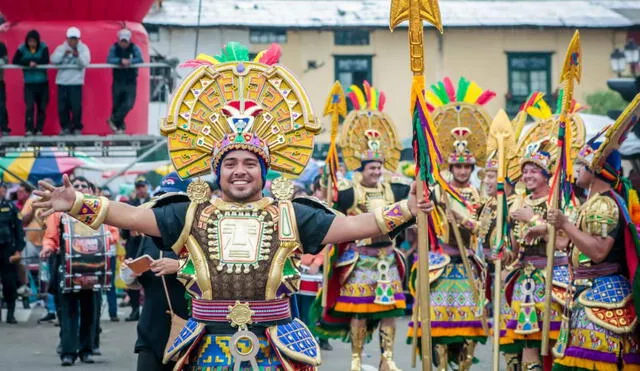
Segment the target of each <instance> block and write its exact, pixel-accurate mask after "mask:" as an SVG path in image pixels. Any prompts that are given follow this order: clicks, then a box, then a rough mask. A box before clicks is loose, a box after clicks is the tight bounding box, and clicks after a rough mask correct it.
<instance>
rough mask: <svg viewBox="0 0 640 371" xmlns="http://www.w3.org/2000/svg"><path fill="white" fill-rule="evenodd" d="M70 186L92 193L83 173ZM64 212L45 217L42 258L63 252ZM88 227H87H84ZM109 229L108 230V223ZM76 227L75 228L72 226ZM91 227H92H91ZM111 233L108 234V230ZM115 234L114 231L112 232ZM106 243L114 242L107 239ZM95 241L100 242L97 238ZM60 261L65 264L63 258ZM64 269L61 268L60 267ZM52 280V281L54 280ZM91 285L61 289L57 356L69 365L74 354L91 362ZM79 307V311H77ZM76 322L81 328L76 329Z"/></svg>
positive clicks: (98, 233) (61, 277)
mask: <svg viewBox="0 0 640 371" xmlns="http://www.w3.org/2000/svg"><path fill="white" fill-rule="evenodd" d="M72 184H73V188H74V189H75V190H77V191H79V192H83V193H87V194H92V189H93V188H92V187H91V183H90V182H89V181H88V180H87V179H86V178H84V177H77V178H75V179H74V180H73V183H72ZM64 219H65V218H64V217H63V213H59V212H58V213H55V214H52V215H50V216H49V217H48V218H47V220H46V225H47V229H46V231H45V233H44V238H43V240H42V251H41V252H40V257H41V258H48V257H49V256H50V255H51V254H54V253H55V254H63V252H64V250H65V244H66V243H67V240H68V235H67V234H65V233H64V230H63V229H64V225H63V224H64ZM87 229H88V228H87ZM87 229H83V230H82V232H83V239H86V238H87V237H89V238H90V237H91V236H84V235H85V234H86V232H87ZM108 230H109V231H110V229H109V227H108ZM74 231H75V229H74ZM91 231H92V230H91ZM104 233H105V231H103V230H102V228H101V229H99V230H98V231H95V238H96V240H98V239H100V238H101V237H103V236H104ZM110 235H111V234H110ZM114 235H117V234H114ZM108 243H109V245H110V244H111V243H115V242H112V241H108ZM96 245H98V246H99V243H98V242H97V241H96ZM62 261H63V264H64V260H62ZM63 271H64V270H63ZM64 281H65V279H64V275H59V276H58V283H61V285H60V286H58V287H63V286H64ZM54 284H55V283H54ZM95 297H96V296H95V295H94V290H93V288H83V289H81V290H78V291H75V290H71V292H60V295H59V299H60V328H61V331H60V343H61V348H62V349H61V353H60V360H61V364H62V366H71V365H73V364H74V363H75V361H76V358H78V357H79V358H80V361H81V362H83V363H94V360H93V348H94V339H95V335H96V334H95V329H96V326H95V325H96V324H95V321H96V320H97V318H96V316H95V313H96V300H95ZM78 307H79V312H78ZM78 324H80V329H79V330H78Z"/></svg>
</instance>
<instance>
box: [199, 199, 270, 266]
mask: <svg viewBox="0 0 640 371" xmlns="http://www.w3.org/2000/svg"><path fill="white" fill-rule="evenodd" d="M265 216H266V212H265V211H262V210H256V211H233V210H231V211H221V210H216V212H215V213H214V215H212V216H211V217H210V218H209V219H208V220H207V233H208V235H207V237H208V242H207V245H208V251H209V259H210V260H211V261H213V262H214V263H217V266H216V269H217V270H218V271H222V270H223V269H226V270H227V272H228V273H231V272H236V273H240V272H243V273H248V272H249V270H250V268H253V269H255V268H257V267H258V265H259V264H260V262H261V261H264V260H268V259H269V252H270V247H271V240H272V238H273V237H272V234H273V222H271V221H265Z"/></svg>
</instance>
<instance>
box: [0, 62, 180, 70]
mask: <svg viewBox="0 0 640 371" xmlns="http://www.w3.org/2000/svg"><path fill="white" fill-rule="evenodd" d="M146 67H161V68H162V67H164V68H174V67H175V66H173V65H171V64H169V63H160V62H144V63H136V64H132V65H129V66H126V67H125V66H120V65H117V64H111V63H91V64H89V65H87V66H85V67H78V66H75V65H64V64H39V65H37V66H35V67H29V66H21V65H19V64H3V65H0V69H3V70H26V69H32V68H33V69H46V70H63V69H76V70H79V69H82V68H86V69H100V68H102V69H105V68H107V69H116V68H122V69H125V68H146Z"/></svg>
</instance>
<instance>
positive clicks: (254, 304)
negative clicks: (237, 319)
mask: <svg viewBox="0 0 640 371" xmlns="http://www.w3.org/2000/svg"><path fill="white" fill-rule="evenodd" d="M236 305H248V306H249V309H251V311H252V313H251V323H261V322H274V321H281V320H285V319H289V318H291V308H290V306H289V299H288V298H284V299H276V300H247V301H241V300H237V301H236V300H202V299H193V301H192V304H191V312H192V317H193V318H194V319H195V320H198V321H206V322H230V320H229V318H228V316H229V314H230V313H231V311H232V309H233V308H234V306H236Z"/></svg>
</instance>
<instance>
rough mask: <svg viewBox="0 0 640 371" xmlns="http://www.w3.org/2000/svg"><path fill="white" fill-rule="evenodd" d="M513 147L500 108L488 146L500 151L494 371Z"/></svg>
mask: <svg viewBox="0 0 640 371" xmlns="http://www.w3.org/2000/svg"><path fill="white" fill-rule="evenodd" d="M513 148H515V134H514V132H513V127H512V125H511V122H510V121H509V116H507V114H506V112H504V110H500V111H499V112H498V114H497V115H496V117H494V119H493V122H492V123H491V128H490V129H489V143H488V145H487V152H488V153H495V152H496V151H497V158H498V184H497V187H496V190H497V192H496V197H497V200H496V201H497V217H496V227H495V231H496V236H495V240H494V249H493V251H492V254H491V255H492V256H493V257H494V258H495V259H494V264H495V275H494V276H495V277H494V281H493V282H494V284H493V368H492V370H493V371H498V370H499V368H500V308H501V306H500V298H501V295H500V294H501V291H502V287H501V286H502V278H501V277H500V273H501V272H502V257H503V251H504V248H505V247H506V246H507V245H506V243H507V239H508V236H509V234H508V232H507V230H506V227H507V223H505V216H506V215H507V211H508V210H507V197H506V195H505V192H504V177H505V173H506V168H507V158H508V157H509V158H510V157H511V156H512V153H511V152H512V151H513Z"/></svg>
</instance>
